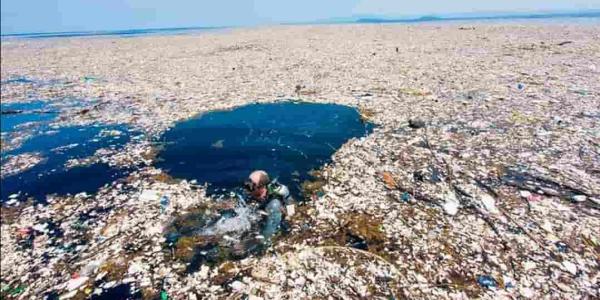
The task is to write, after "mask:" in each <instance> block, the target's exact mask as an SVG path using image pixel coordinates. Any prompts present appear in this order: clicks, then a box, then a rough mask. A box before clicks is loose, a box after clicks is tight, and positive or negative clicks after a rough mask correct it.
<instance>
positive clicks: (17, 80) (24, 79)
mask: <svg viewBox="0 0 600 300" xmlns="http://www.w3.org/2000/svg"><path fill="white" fill-rule="evenodd" d="M33 82H34V81H33V80H31V79H27V77H23V76H19V77H14V78H11V79H8V80H4V81H2V82H0V83H2V84H16V83H33Z"/></svg>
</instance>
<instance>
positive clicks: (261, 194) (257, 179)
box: [244, 170, 294, 240]
mask: <svg viewBox="0 0 600 300" xmlns="http://www.w3.org/2000/svg"><path fill="white" fill-rule="evenodd" d="M244 187H245V189H246V191H247V192H248V194H249V200H250V203H251V204H253V205H256V206H257V208H258V209H259V210H261V211H263V212H264V214H265V215H266V217H265V219H264V222H263V226H262V230H261V235H262V237H263V238H264V239H266V240H268V239H270V238H271V236H273V234H275V232H276V231H277V229H278V228H279V227H280V225H281V223H282V221H283V219H284V218H285V217H286V215H287V214H288V213H292V211H293V205H294V200H293V198H292V197H291V196H290V191H289V189H288V187H287V186H285V185H283V184H281V183H279V182H277V181H276V180H273V181H271V179H270V178H269V174H267V172H265V171H262V170H257V171H254V172H252V173H251V174H250V176H248V180H247V181H246V182H245V184H244Z"/></svg>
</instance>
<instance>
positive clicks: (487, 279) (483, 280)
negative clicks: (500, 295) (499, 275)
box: [477, 275, 498, 289]
mask: <svg viewBox="0 0 600 300" xmlns="http://www.w3.org/2000/svg"><path fill="white" fill-rule="evenodd" d="M477 283H479V285H480V286H482V287H484V288H488V289H489V288H495V287H497V286H498V284H497V283H496V280H495V279H494V278H492V277H491V276H488V275H479V276H477Z"/></svg>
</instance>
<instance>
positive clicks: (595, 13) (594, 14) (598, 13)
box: [344, 10, 600, 23]
mask: <svg viewBox="0 0 600 300" xmlns="http://www.w3.org/2000/svg"><path fill="white" fill-rule="evenodd" d="M598 17H600V10H586V11H581V12H537V13H531V12H528V13H464V14H448V15H443V16H435V15H428V16H422V17H404V18H385V17H359V18H355V19H354V21H351V22H349V20H347V21H346V22H344V23H412V22H435V21H458V20H502V19H549V18H598Z"/></svg>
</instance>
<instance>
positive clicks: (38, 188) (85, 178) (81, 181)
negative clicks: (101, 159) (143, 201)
mask: <svg viewBox="0 0 600 300" xmlns="http://www.w3.org/2000/svg"><path fill="white" fill-rule="evenodd" d="M89 103H92V102H90V101H78V100H76V99H63V101H58V100H57V101H41V100H39V101H31V102H19V103H2V105H1V108H2V112H3V113H2V115H1V116H0V118H1V123H2V154H1V158H0V161H1V163H2V167H3V176H2V182H1V189H0V199H1V201H6V200H7V199H8V197H9V196H10V195H12V194H19V197H18V198H19V199H25V198H27V197H33V198H35V199H37V200H40V201H44V200H45V198H46V197H45V196H46V195H48V194H55V193H56V194H74V193H79V192H88V193H91V192H95V191H96V190H97V189H98V188H99V187H101V186H102V185H104V184H106V183H110V182H112V181H113V180H114V179H115V178H117V177H120V176H123V175H124V173H125V171H123V170H117V169H113V168H110V167H109V166H107V165H104V164H93V165H90V166H82V167H74V168H69V169H67V168H65V163H66V162H67V161H68V160H69V159H73V158H84V157H88V156H91V155H93V154H94V153H95V151H96V150H98V149H100V148H117V149H118V148H120V147H122V146H123V145H124V144H125V143H127V142H128V141H129V131H128V128H127V127H126V126H119V125H110V126H104V125H98V124H95V125H90V126H72V127H55V126H52V125H51V122H52V121H53V120H55V119H56V118H57V116H58V115H59V114H60V113H61V112H63V111H64V110H69V109H80V107H81V106H83V105H89ZM112 130H118V131H119V132H121V133H122V134H120V135H118V136H111V135H108V136H107V135H104V134H103V133H104V132H106V131H112ZM26 154H34V155H35V156H37V157H41V158H42V160H41V162H39V163H37V164H36V165H34V166H33V167H30V168H26V169H24V170H23V171H22V172H16V174H13V173H10V172H6V171H7V170H6V169H5V167H6V164H7V163H8V162H9V161H10V159H13V158H16V157H19V156H21V155H26ZM26 159H27V158H26Z"/></svg>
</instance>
